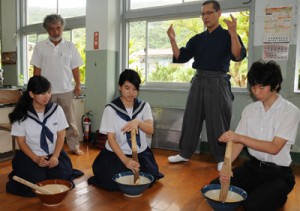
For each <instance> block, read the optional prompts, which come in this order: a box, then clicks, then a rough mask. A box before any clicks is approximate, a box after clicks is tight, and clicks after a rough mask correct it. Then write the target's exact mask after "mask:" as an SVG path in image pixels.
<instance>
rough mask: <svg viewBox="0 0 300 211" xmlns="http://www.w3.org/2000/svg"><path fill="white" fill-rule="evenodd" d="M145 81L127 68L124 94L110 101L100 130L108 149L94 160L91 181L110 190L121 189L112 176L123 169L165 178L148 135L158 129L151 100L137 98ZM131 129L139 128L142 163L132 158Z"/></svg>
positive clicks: (121, 81)
mask: <svg viewBox="0 0 300 211" xmlns="http://www.w3.org/2000/svg"><path fill="white" fill-rule="evenodd" d="M140 83H141V80H140V77H139V75H138V73H137V72H136V71H134V70H130V69H126V70H124V71H123V72H122V73H121V75H120V78H119V83H118V84H119V91H120V97H118V98H116V99H115V100H113V101H112V102H111V103H109V104H107V105H106V107H105V109H104V112H103V115H102V121H101V125H100V130H99V131H100V132H101V133H103V134H107V142H106V144H105V148H104V149H103V150H102V151H101V152H100V153H99V155H98V156H97V157H96V159H95V161H94V163H93V172H94V176H93V177H91V178H89V180H88V182H89V183H90V184H94V185H96V186H97V187H100V188H103V189H106V190H111V191H113V190H118V186H117V185H116V184H115V183H114V181H113V180H112V177H113V176H114V175H115V174H117V173H120V172H124V171H128V170H132V171H134V172H138V171H141V172H145V173H150V174H151V175H152V176H153V177H154V181H156V180H158V179H160V178H162V177H163V176H164V175H162V174H161V173H160V172H159V169H158V165H157V163H156V161H155V158H154V155H153V153H152V151H151V149H150V148H149V147H148V145H147V136H151V135H152V134H153V132H154V128H153V117H152V112H151V108H150V105H149V103H147V102H144V101H141V100H139V99H137V95H138V91H139V85H140ZM131 130H136V134H137V135H136V140H137V145H138V146H137V148H138V149H137V150H138V160H139V163H138V162H135V161H134V160H133V159H132V150H131V142H130V140H131V133H130V131H131Z"/></svg>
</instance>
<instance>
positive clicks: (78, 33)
mask: <svg viewBox="0 0 300 211" xmlns="http://www.w3.org/2000/svg"><path fill="white" fill-rule="evenodd" d="M63 38H64V39H65V40H67V41H72V42H73V43H74V44H75V46H76V48H77V49H78V51H79V53H80V56H81V59H82V60H83V62H84V65H83V66H82V67H80V82H81V83H82V84H85V71H86V68H85V61H86V60H85V28H77V29H73V30H71V31H70V30H69V31H64V32H63ZM46 39H48V34H46V33H44V34H39V35H37V34H30V35H27V36H26V52H27V54H26V56H27V59H26V64H25V65H26V70H27V73H24V75H27V76H28V78H30V77H31V76H33V66H32V65H30V61H31V57H32V53H33V50H34V46H35V44H36V43H37V42H40V41H43V40H46ZM24 75H23V74H22V75H21V76H20V77H21V78H24ZM19 83H20V84H23V79H19Z"/></svg>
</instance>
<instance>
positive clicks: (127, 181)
mask: <svg viewBox="0 0 300 211" xmlns="http://www.w3.org/2000/svg"><path fill="white" fill-rule="evenodd" d="M112 179H113V180H114V181H115V182H116V183H117V184H118V186H119V188H120V190H121V191H122V193H123V194H124V195H125V196H128V197H138V196H141V195H142V194H143V192H144V190H146V189H147V188H148V187H149V185H150V184H151V183H152V182H153V180H154V178H153V176H152V175H151V174H148V173H144V172H140V181H139V184H134V182H133V181H134V175H133V172H132V171H126V172H121V173H118V174H116V175H115V176H113V178H112Z"/></svg>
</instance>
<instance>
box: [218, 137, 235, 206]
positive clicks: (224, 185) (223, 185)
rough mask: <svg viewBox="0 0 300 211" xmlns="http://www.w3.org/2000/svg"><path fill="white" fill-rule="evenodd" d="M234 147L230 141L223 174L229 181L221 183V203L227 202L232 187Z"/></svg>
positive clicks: (227, 146)
mask: <svg viewBox="0 0 300 211" xmlns="http://www.w3.org/2000/svg"><path fill="white" fill-rule="evenodd" d="M232 145H233V142H232V141H228V142H227V144H226V151H225V157H224V165H223V173H224V174H225V175H226V176H227V177H228V178H229V180H228V182H226V183H224V182H221V190H220V196H219V201H221V202H225V201H226V198H227V195H228V191H229V186H230V178H231V156H232Z"/></svg>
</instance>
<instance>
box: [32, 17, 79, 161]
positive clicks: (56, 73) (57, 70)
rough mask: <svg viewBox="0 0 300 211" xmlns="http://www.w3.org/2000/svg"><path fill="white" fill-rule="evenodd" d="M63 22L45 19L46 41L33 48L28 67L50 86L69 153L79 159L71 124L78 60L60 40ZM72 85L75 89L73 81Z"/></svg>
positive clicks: (72, 49) (68, 44) (76, 134)
mask: <svg viewBox="0 0 300 211" xmlns="http://www.w3.org/2000/svg"><path fill="white" fill-rule="evenodd" d="M64 27H65V20H64V19H63V18H62V17H61V16H60V15H57V14H52V15H48V16H46V17H45V19H44V22H43V28H44V29H45V30H46V31H47V33H48V35H49V38H48V39H47V40H44V41H41V42H39V43H37V44H36V46H35V48H34V51H33V55H32V59H31V64H32V65H33V67H34V75H42V76H44V77H46V78H47V79H48V80H49V81H50V82H51V84H52V99H51V101H52V102H55V103H58V104H59V105H60V106H61V107H62V108H63V110H64V112H65V115H66V117H67V120H68V123H69V128H68V129H67V134H66V139H67V143H68V145H69V148H70V149H71V151H72V152H73V153H74V154H76V155H83V154H84V152H83V151H82V150H80V148H79V132H78V129H77V126H76V122H75V115H74V108H73V99H74V95H76V96H78V95H80V91H81V90H80V89H81V88H80V72H79V67H80V66H81V65H83V62H82V59H81V57H80V55H79V53H78V50H77V49H76V47H75V45H74V44H73V43H72V42H69V41H66V40H64V39H63V38H62V33H63V30H64ZM72 79H74V81H75V87H74V86H73V81H72Z"/></svg>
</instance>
